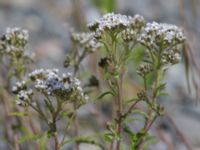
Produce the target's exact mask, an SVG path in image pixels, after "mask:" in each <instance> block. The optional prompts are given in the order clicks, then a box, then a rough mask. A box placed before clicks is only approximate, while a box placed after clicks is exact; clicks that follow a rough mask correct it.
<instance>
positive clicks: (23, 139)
mask: <svg viewBox="0 0 200 150" xmlns="http://www.w3.org/2000/svg"><path fill="white" fill-rule="evenodd" d="M38 138H40V135H34V134H29V135H27V136H24V137H22V138H20V139H19V141H18V142H19V143H23V142H26V141H29V140H37V139H38Z"/></svg>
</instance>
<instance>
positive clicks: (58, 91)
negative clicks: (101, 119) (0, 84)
mask: <svg viewBox="0 0 200 150" xmlns="http://www.w3.org/2000/svg"><path fill="white" fill-rule="evenodd" d="M58 73H59V72H58V69H46V70H45V69H38V70H35V71H33V72H31V73H30V74H29V75H28V77H29V79H30V80H31V81H32V82H33V85H34V88H35V89H36V90H37V91H39V92H41V93H42V94H45V95H48V96H53V97H55V98H58V99H61V100H63V101H70V102H72V103H73V104H74V105H75V106H76V107H79V106H80V105H81V104H83V103H85V101H86V99H87V96H85V94H84V92H83V89H82V87H81V86H80V81H79V80H78V79H77V78H75V77H73V76H72V74H71V73H67V74H62V76H59V74H58ZM23 83H24V84H22V83H20V84H18V83H17V84H16V86H15V87H13V92H14V93H16V94H18V97H19V99H20V100H28V99H29V98H30V93H32V92H30V90H27V88H23V87H25V86H24V85H25V83H26V82H23ZM26 87H27V85H26ZM31 95H32V94H31Z"/></svg>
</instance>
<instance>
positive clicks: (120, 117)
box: [116, 74, 123, 150]
mask: <svg viewBox="0 0 200 150" xmlns="http://www.w3.org/2000/svg"><path fill="white" fill-rule="evenodd" d="M122 82H123V74H121V75H120V77H119V79H118V81H117V85H118V97H117V100H118V103H117V105H118V110H117V115H118V116H119V118H118V120H117V123H118V125H117V126H118V129H117V132H118V136H119V139H117V147H116V150H120V145H121V132H122V110H123V108H122Z"/></svg>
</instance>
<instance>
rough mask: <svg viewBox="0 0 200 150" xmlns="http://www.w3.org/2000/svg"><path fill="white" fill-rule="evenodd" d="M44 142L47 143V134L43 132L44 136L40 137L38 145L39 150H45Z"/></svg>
mask: <svg viewBox="0 0 200 150" xmlns="http://www.w3.org/2000/svg"><path fill="white" fill-rule="evenodd" d="M46 142H47V132H45V133H44V135H43V136H42V137H41V140H40V145H39V147H40V148H39V149H40V150H46Z"/></svg>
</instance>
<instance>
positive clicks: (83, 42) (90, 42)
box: [72, 33, 100, 52]
mask: <svg viewBox="0 0 200 150" xmlns="http://www.w3.org/2000/svg"><path fill="white" fill-rule="evenodd" d="M72 40H73V41H74V42H75V43H77V44H79V46H80V47H82V48H84V49H85V50H88V51H91V52H94V51H96V50H97V49H98V48H99V47H100V43H99V42H98V41H97V40H96V39H95V38H94V33H73V34H72Z"/></svg>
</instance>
